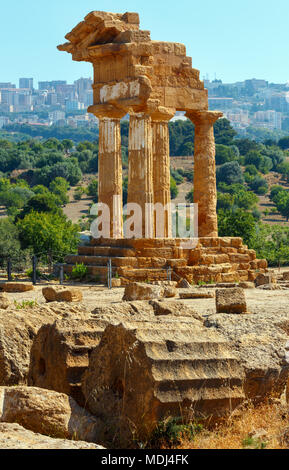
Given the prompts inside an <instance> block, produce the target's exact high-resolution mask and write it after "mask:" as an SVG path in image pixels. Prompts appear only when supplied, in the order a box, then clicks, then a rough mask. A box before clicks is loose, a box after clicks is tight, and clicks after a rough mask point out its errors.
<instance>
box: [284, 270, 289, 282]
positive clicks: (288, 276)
mask: <svg viewBox="0 0 289 470" xmlns="http://www.w3.org/2000/svg"><path fill="white" fill-rule="evenodd" d="M283 281H289V271H286V272H284V273H283Z"/></svg>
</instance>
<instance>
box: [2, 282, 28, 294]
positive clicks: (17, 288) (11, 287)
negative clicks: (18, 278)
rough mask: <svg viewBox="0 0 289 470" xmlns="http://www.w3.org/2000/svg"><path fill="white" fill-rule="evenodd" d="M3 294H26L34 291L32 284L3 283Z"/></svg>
mask: <svg viewBox="0 0 289 470" xmlns="http://www.w3.org/2000/svg"><path fill="white" fill-rule="evenodd" d="M1 288H2V290H3V291H4V292H15V293H16V292H28V291H30V290H33V289H34V286H33V284H32V282H5V283H4V284H1Z"/></svg>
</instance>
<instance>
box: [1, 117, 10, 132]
mask: <svg viewBox="0 0 289 470" xmlns="http://www.w3.org/2000/svg"><path fill="white" fill-rule="evenodd" d="M7 124H9V118H8V117H6V116H0V129H2V127H4V126H7Z"/></svg>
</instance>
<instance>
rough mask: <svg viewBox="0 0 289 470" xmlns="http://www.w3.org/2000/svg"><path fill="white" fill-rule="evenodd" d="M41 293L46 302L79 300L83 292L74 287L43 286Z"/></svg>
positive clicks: (81, 298)
mask: <svg viewBox="0 0 289 470" xmlns="http://www.w3.org/2000/svg"><path fill="white" fill-rule="evenodd" d="M42 294H43V296H44V298H45V300H46V301H47V302H81V301H82V300H83V294H82V291H81V290H80V289H77V288H75V287H69V288H64V287H43V289H42Z"/></svg>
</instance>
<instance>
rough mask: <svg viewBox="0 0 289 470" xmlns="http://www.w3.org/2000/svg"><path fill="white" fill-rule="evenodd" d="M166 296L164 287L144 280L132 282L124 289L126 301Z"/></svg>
mask: <svg viewBox="0 0 289 470" xmlns="http://www.w3.org/2000/svg"><path fill="white" fill-rule="evenodd" d="M163 296H164V288H163V287H161V286H157V285H153V284H145V283H142V282H131V283H130V284H128V285H127V286H126V288H125V291H124V296H123V299H122V300H124V301H132V300H152V299H160V298H161V297H163Z"/></svg>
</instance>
